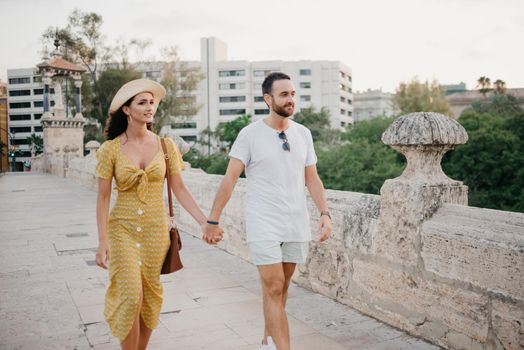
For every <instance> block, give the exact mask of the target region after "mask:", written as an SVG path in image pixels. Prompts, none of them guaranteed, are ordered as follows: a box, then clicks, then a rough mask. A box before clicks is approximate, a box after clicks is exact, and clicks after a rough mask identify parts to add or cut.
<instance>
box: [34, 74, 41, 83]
mask: <svg viewBox="0 0 524 350" xmlns="http://www.w3.org/2000/svg"><path fill="white" fill-rule="evenodd" d="M41 82H42V76H41V75H35V76H34V77H33V83H41Z"/></svg>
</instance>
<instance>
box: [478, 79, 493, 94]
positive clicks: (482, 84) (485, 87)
mask: <svg viewBox="0 0 524 350" xmlns="http://www.w3.org/2000/svg"><path fill="white" fill-rule="evenodd" d="M477 88H479V92H480V93H481V94H482V95H483V96H484V97H486V94H487V93H488V92H490V91H491V90H492V88H491V79H490V78H488V77H486V76H481V77H480V78H478V79H477Z"/></svg>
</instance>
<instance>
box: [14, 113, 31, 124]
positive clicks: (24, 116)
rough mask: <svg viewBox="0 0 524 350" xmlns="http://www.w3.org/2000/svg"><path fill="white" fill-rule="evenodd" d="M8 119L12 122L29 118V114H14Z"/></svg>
mask: <svg viewBox="0 0 524 350" xmlns="http://www.w3.org/2000/svg"><path fill="white" fill-rule="evenodd" d="M9 120H10V121H12V122H14V121H18V120H31V114H14V115H10V116H9Z"/></svg>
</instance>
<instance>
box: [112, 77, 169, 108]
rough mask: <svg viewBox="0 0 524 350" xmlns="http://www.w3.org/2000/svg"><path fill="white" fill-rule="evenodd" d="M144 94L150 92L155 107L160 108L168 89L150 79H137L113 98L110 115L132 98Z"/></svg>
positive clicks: (126, 85)
mask: <svg viewBox="0 0 524 350" xmlns="http://www.w3.org/2000/svg"><path fill="white" fill-rule="evenodd" d="M142 92H150V93H151V94H152V95H153V98H154V100H155V105H157V106H158V104H159V103H160V100H162V98H164V96H165V95H166V89H165V88H164V87H163V86H162V85H160V84H159V83H157V82H156V81H153V80H150V79H136V80H131V81H130V82H127V83H125V84H124V85H122V87H121V88H120V89H118V91H117V92H116V94H115V97H113V100H112V101H111V105H110V106H109V114H113V113H115V112H116V111H118V110H119V109H120V107H122V106H123V105H124V103H126V102H127V101H128V100H129V99H130V98H132V97H133V96H136V95H138V94H140V93H142Z"/></svg>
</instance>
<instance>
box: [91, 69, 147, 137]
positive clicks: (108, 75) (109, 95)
mask: <svg viewBox="0 0 524 350" xmlns="http://www.w3.org/2000/svg"><path fill="white" fill-rule="evenodd" d="M140 77H141V74H140V73H138V72H137V71H135V70H134V69H132V68H108V69H106V70H104V71H103V72H102V73H100V77H99V78H98V81H97V84H96V88H97V95H98V96H99V102H100V108H101V111H102V113H101V114H100V115H98V116H97V117H96V120H98V122H100V124H101V125H102V129H103V128H104V126H105V124H106V120H107V117H108V114H109V106H110V105H111V100H112V99H113V96H115V94H116V92H117V91H118V89H119V88H120V87H121V86H122V85H124V84H125V83H127V82H128V81H131V80H133V79H138V78H140Z"/></svg>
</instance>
